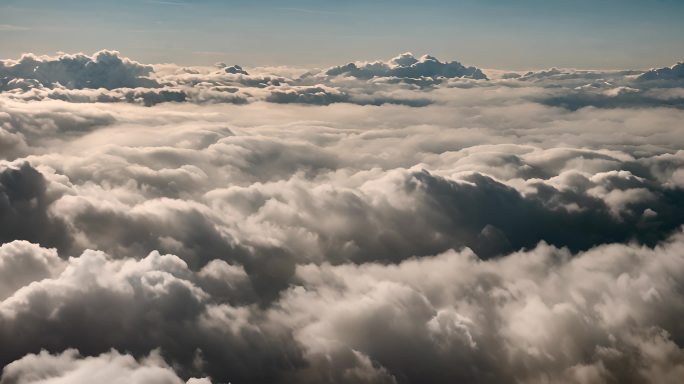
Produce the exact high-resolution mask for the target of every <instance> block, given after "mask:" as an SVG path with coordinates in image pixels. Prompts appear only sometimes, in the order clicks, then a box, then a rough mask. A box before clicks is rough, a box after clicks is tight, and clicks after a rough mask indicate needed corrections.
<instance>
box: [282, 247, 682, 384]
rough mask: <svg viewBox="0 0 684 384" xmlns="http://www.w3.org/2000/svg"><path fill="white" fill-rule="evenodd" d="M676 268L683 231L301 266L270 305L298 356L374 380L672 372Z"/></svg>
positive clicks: (677, 356) (658, 377) (632, 377)
mask: <svg viewBox="0 0 684 384" xmlns="http://www.w3.org/2000/svg"><path fill="white" fill-rule="evenodd" d="M683 267H684V260H683V259H682V234H681V233H680V234H678V235H676V236H675V237H674V238H672V239H670V240H668V241H667V242H666V243H664V244H662V245H661V246H659V247H657V248H655V249H650V248H641V247H638V246H629V245H610V246H603V247H599V248H596V249H593V250H591V251H589V252H586V253H581V254H577V255H572V254H571V253H570V252H568V251H567V250H564V249H557V248H553V247H549V246H547V245H545V244H540V245H539V246H538V247H536V248H534V249H532V250H530V251H527V252H521V253H514V254H512V255H510V256H508V257H507V258H504V259H499V260H492V261H485V262H483V261H480V260H479V259H478V258H477V257H476V256H474V255H473V254H472V253H470V252H468V251H464V252H447V253H445V254H441V255H438V256H436V257H433V258H422V259H414V260H408V261H404V262H402V263H400V264H398V265H389V266H388V265H379V264H368V265H361V266H351V265H344V266H335V267H333V266H330V265H321V266H315V265H308V266H301V267H299V268H298V270H297V276H298V277H299V278H300V279H301V286H297V287H293V288H291V290H290V291H288V293H287V294H286V295H284V296H283V298H282V299H281V303H280V308H278V309H276V310H274V312H275V313H277V315H274V316H276V318H278V319H279V320H281V321H288V322H291V324H293V326H294V328H295V329H296V331H295V334H296V335H297V337H298V339H299V340H300V342H302V343H303V344H304V345H305V346H306V349H305V350H306V353H307V356H319V355H323V356H343V355H344V354H350V355H356V356H359V355H360V356H364V357H365V358H367V359H369V360H370V361H372V362H374V368H375V370H374V372H375V374H376V375H378V376H379V377H378V379H377V380H375V382H393V381H395V382H407V383H412V382H432V383H451V382H483V383H509V382H510V383H537V382H557V383H607V382H630V383H649V382H652V383H656V382H663V383H675V382H677V381H678V380H679V379H678V377H679V375H681V374H682V372H683V371H682V370H683V368H684V365H683V364H684V359H683V358H684V350H682V348H681V343H682V336H683V334H682V329H681V327H680V325H679V320H678V316H679V314H681V311H682V309H684V300H683V299H684V297H683V296H682V295H681V287H682V279H681V277H680V276H681V272H682V268H683ZM665 297H667V299H664V298H665ZM341 358H342V357H340V359H341ZM354 365H355V366H358V367H363V363H362V362H361V361H358V362H356V363H355V364H354Z"/></svg>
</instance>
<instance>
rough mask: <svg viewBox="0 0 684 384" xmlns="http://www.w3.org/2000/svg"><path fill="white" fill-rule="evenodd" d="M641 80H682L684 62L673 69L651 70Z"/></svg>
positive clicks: (640, 77)
mask: <svg viewBox="0 0 684 384" xmlns="http://www.w3.org/2000/svg"><path fill="white" fill-rule="evenodd" d="M638 79H639V80H682V79H684V62H681V63H677V64H675V65H673V66H671V67H665V68H658V69H651V70H650V71H648V72H646V73H644V74H642V75H640V76H639V78H638Z"/></svg>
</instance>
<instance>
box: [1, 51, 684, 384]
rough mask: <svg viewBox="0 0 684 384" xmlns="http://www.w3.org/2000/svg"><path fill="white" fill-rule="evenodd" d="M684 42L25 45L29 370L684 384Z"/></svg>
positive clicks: (8, 307) (193, 380)
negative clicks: (606, 67)
mask: <svg viewBox="0 0 684 384" xmlns="http://www.w3.org/2000/svg"><path fill="white" fill-rule="evenodd" d="M682 225H684V63H679V64H675V65H673V66H672V67H667V68H661V69H653V70H650V71H645V70H624V71H620V70H614V71H584V70H575V69H558V68H553V69H549V70H544V71H536V72H527V73H525V72H507V71H500V70H498V71H494V70H489V71H488V70H484V69H478V68H475V67H468V66H465V65H462V64H461V63H459V62H456V61H451V62H448V61H447V62H443V61H440V60H439V59H437V58H434V57H432V56H428V55H426V56H422V57H415V56H413V55H411V54H408V53H406V54H402V55H399V56H397V57H395V58H393V59H390V60H388V61H375V62H355V63H349V64H345V65H340V66H336V67H332V68H327V69H297V68H285V67H270V68H265V67H264V68H242V67H240V66H238V65H227V64H224V63H218V64H217V65H216V66H213V67H192V68H190V67H180V66H177V65H174V64H157V65H147V64H142V63H138V62H136V61H133V60H130V59H128V58H126V57H124V56H122V55H121V54H119V53H118V52H114V51H101V52H97V53H95V54H93V55H92V56H89V55H85V54H73V55H71V54H60V55H57V56H36V55H31V54H27V55H24V56H22V57H21V58H19V59H16V60H9V59H8V60H4V61H0V243H2V245H1V246H0V367H4V368H3V369H2V376H1V378H0V383H2V384H29V383H30V384H37V383H42V384H48V383H49V384H55V383H103V384H114V383H117V384H118V383H140V384H142V383H158V384H167V383H168V384H171V383H179V384H180V383H188V384H206V383H215V384H218V383H233V384H240V383H303V384H306V383H350V384H352V383H354V384H356V383H398V384H401V383H436V384H439V383H568V384H570V383H577V384H590V383H621V384H622V383H659V384H667V383H673V384H675V383H677V384H678V383H680V382H681V380H682V377H684V349H683V348H684V322H682V318H683V316H684V230H683V229H682Z"/></svg>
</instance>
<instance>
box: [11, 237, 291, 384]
mask: <svg viewBox="0 0 684 384" xmlns="http://www.w3.org/2000/svg"><path fill="white" fill-rule="evenodd" d="M34 252H36V253H37V252H38V250H34ZM64 264H65V265H64V266H63V267H62V269H61V270H62V271H61V272H59V271H55V272H56V273H53V274H52V277H51V278H45V279H42V280H40V281H35V282H33V283H31V284H28V285H26V286H24V287H22V288H20V289H18V290H17V291H16V292H15V293H14V294H13V295H12V296H10V297H8V298H6V299H4V301H2V303H0V334H1V335H2V339H3V340H4V341H6V342H3V349H2V352H0V359H1V360H2V362H3V365H5V364H9V363H10V362H12V361H15V360H16V359H19V358H21V357H22V356H24V355H26V354H27V353H37V352H38V351H39V350H41V349H45V350H48V351H55V352H59V351H64V350H67V349H69V348H76V349H78V350H79V351H80V352H81V353H83V354H85V355H88V356H97V355H100V354H102V353H106V352H107V351H109V350H110V349H111V348H115V349H117V350H122V351H128V352H129V353H131V354H133V355H134V356H136V357H138V358H140V357H143V356H145V355H147V354H148V353H149V352H150V351H153V350H155V349H157V348H159V349H160V353H161V354H162V355H163V356H164V357H165V358H166V360H167V361H168V362H169V364H170V365H171V366H173V367H176V371H177V372H178V374H180V375H183V376H186V375H188V376H192V375H195V374H202V375H210V376H212V377H216V378H219V379H220V380H221V382H226V381H229V380H235V381H236V382H247V381H249V382H272V379H273V378H275V377H276V376H277V375H278V374H279V372H278V371H279V370H280V369H282V370H288V369H294V368H293V367H296V366H298V365H301V364H303V363H304V362H303V361H302V359H301V357H300V354H299V351H298V348H297V346H296V344H295V343H294V342H292V341H291V336H290V335H289V333H288V332H287V329H285V328H283V327H282V326H281V325H279V324H277V323H273V324H267V323H265V319H263V313H262V311H261V310H260V309H259V308H258V307H256V306H254V305H253V304H251V303H249V302H248V303H244V301H245V300H248V299H249V297H250V295H251V294H252V293H251V292H252V290H251V285H250V283H249V281H248V279H247V275H246V274H245V272H244V270H243V269H242V268H240V267H238V266H231V265H228V264H226V263H225V262H220V261H218V260H216V261H214V262H212V263H210V264H208V265H207V266H205V267H204V268H203V269H201V270H200V271H197V272H193V271H191V270H190V269H188V266H187V264H185V263H184V262H183V261H182V260H181V259H179V258H178V257H176V256H171V255H164V256H163V255H160V254H159V253H157V252H153V253H151V254H150V255H148V256H147V257H145V258H142V259H141V260H135V259H125V260H114V259H112V258H110V257H109V256H107V255H105V254H103V253H101V252H95V251H87V252H85V253H83V254H82V255H81V256H80V257H77V258H70V259H69V260H67V261H65V262H64ZM15 272H16V273H20V272H22V270H21V269H17V270H16V271H15ZM212 293H214V294H213V295H212ZM231 303H235V304H231ZM19 334H23V335H24V336H22V337H20V338H18V337H14V335H19ZM71 355H73V353H68V354H67V355H66V356H62V358H65V357H69V356H71ZM39 356H40V357H41V358H40V359H36V358H35V357H33V358H31V357H29V358H28V359H26V358H24V359H25V360H26V361H22V360H19V361H18V362H17V363H15V365H14V366H13V365H12V364H10V365H7V366H6V369H5V372H4V374H3V380H9V381H8V382H22V381H21V380H19V379H17V380H19V381H13V379H12V377H13V376H15V375H20V374H21V373H22V371H23V370H22V369H21V368H22V367H23V366H25V364H27V363H29V362H31V361H34V364H35V365H36V366H38V365H42V364H40V363H41V361H40V360H47V361H46V362H44V363H45V364H48V367H45V368H46V369H48V371H53V372H54V371H55V369H54V368H53V369H49V363H50V361H51V360H54V359H51V358H50V357H49V356H46V355H45V354H42V355H39ZM120 359H123V362H128V363H127V364H126V365H127V366H129V367H131V368H135V365H134V361H133V360H132V359H131V358H130V357H121V356H118V355H116V354H114V355H110V356H108V357H107V356H104V357H103V356H100V357H99V358H96V359H92V360H89V359H86V360H78V361H75V362H72V363H71V368H69V367H68V366H67V367H65V371H70V370H73V369H75V370H76V371H77V372H75V373H68V372H64V373H63V374H67V375H71V374H78V375H81V374H82V375H84V376H85V375H86V373H85V372H83V373H78V371H80V370H81V369H87V368H88V367H90V366H91V364H90V363H88V362H89V361H90V362H91V363H96V362H98V361H99V362H100V363H102V364H99V365H104V366H107V365H110V363H116V362H117V361H118V360H120ZM35 360H39V361H35ZM58 360H59V359H58ZM84 365H85V366H84ZM115 365H118V364H115ZM111 368H112V369H114V368H116V367H111ZM136 370H137V369H130V371H132V372H128V373H127V372H126V371H122V372H121V374H122V375H126V374H133V373H135V372H133V371H136ZM60 372H61V370H59V371H57V372H55V376H56V375H58V374H60ZM162 373H163V372H162ZM114 374H115V372H112V375H114ZM6 377H8V378H7V379H6ZM67 377H69V376H67ZM65 380H66V379H65ZM118 380H121V379H118ZM29 382H30V381H29Z"/></svg>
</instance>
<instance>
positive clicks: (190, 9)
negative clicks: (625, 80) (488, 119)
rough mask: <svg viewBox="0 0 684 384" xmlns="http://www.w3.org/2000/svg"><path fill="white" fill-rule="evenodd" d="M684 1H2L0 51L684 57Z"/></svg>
mask: <svg viewBox="0 0 684 384" xmlns="http://www.w3.org/2000/svg"><path fill="white" fill-rule="evenodd" d="M682 20H684V1H680V0H594V1H588V0H573V1H550V0H546V1H541V0H520V1H504V0H464V1H436V0H424V1H402V0H395V1H387V0H365V1H361V0H350V1H323V0H319V1H312V0H295V1H268V0H256V1H249V0H244V1H216V0H147V1H145V0H138V1H133V0H119V1H102V0H89V1H86V0H62V1H54V0H0V56H1V57H2V58H13V57H17V56H18V55H19V54H20V53H22V52H35V53H40V54H53V53H55V52H57V51H65V52H78V51H82V52H86V53H92V52H94V51H96V50H99V49H103V48H107V49H116V50H119V51H121V52H122V53H123V54H124V55H126V56H130V57H132V58H134V59H136V60H139V61H143V62H176V63H180V64H184V65H198V64H211V63H214V62H217V61H225V62H228V63H231V64H232V63H237V64H241V65H247V66H255V65H294V66H329V65H335V64H341V63H345V62H348V61H352V60H365V59H386V58H389V57H392V56H394V55H396V54H397V53H400V52H404V51H412V52H413V53H415V54H424V53H430V54H433V55H435V56H437V57H440V58H443V59H455V60H460V61H462V62H464V63H466V64H469V65H477V66H480V67H484V68H507V69H533V68H547V67H552V66H559V67H578V68H632V69H639V68H649V67H656V66H664V65H671V64H673V63H675V62H676V61H681V60H684V38H683V36H684V22H683V21H682Z"/></svg>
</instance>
